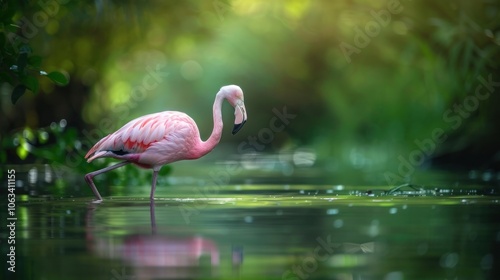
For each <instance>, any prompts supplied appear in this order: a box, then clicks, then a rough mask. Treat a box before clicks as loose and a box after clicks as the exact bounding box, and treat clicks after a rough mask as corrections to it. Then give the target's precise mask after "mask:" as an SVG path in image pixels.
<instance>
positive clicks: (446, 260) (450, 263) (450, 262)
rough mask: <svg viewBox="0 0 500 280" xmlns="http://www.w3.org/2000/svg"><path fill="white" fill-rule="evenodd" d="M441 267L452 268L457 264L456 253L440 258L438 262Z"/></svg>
mask: <svg viewBox="0 0 500 280" xmlns="http://www.w3.org/2000/svg"><path fill="white" fill-rule="evenodd" d="M439 263H440V265H441V267H446V268H453V267H455V266H456V265H457V264H458V254H457V253H447V254H444V255H442V256H441V260H440V262H439Z"/></svg>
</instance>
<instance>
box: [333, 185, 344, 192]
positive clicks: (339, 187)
mask: <svg viewBox="0 0 500 280" xmlns="http://www.w3.org/2000/svg"><path fill="white" fill-rule="evenodd" d="M333 189H334V190H336V191H341V190H343V189H344V186H343V185H336V186H333Z"/></svg>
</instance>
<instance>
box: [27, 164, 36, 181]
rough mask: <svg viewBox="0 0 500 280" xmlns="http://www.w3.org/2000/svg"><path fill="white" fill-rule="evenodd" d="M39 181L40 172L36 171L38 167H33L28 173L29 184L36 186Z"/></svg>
mask: <svg viewBox="0 0 500 280" xmlns="http://www.w3.org/2000/svg"><path fill="white" fill-rule="evenodd" d="M37 179H38V171H37V170H36V167H33V168H31V169H30V170H29V171H28V183H29V184H31V185H34V184H35V183H36V180H37Z"/></svg>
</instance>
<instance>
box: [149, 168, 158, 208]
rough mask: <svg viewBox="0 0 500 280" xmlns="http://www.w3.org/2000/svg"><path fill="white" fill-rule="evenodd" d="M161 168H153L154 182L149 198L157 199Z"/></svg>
mask: <svg viewBox="0 0 500 280" xmlns="http://www.w3.org/2000/svg"><path fill="white" fill-rule="evenodd" d="M159 171H160V169H159V168H158V169H156V168H153V182H152V183H151V194H150V195H149V200H151V201H153V200H154V199H155V190H156V181H157V179H158V172H159Z"/></svg>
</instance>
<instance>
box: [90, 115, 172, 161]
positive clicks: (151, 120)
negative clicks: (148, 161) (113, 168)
mask: <svg viewBox="0 0 500 280" xmlns="http://www.w3.org/2000/svg"><path fill="white" fill-rule="evenodd" d="M170 117H171V114H169V112H163V113H156V114H151V115H146V116H143V117H140V118H137V119H135V120H132V121H130V122H129V123H127V124H125V125H124V126H123V127H122V128H120V129H119V130H117V131H116V132H114V133H112V134H109V135H107V136H106V137H104V138H103V139H101V140H100V141H99V142H97V143H96V144H95V145H94V146H93V147H92V148H91V149H90V150H89V152H88V153H87V155H85V158H86V159H88V160H87V161H89V162H90V161H92V160H93V159H95V158H98V157H103V156H109V153H100V152H101V151H106V152H113V151H115V152H116V151H119V152H121V153H125V154H136V153H141V152H144V151H145V150H146V149H147V148H148V147H149V146H151V145H152V144H154V143H156V142H158V141H160V140H162V139H163V138H164V137H165V134H166V132H167V131H168V129H169V126H170V125H169V118H170Z"/></svg>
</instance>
